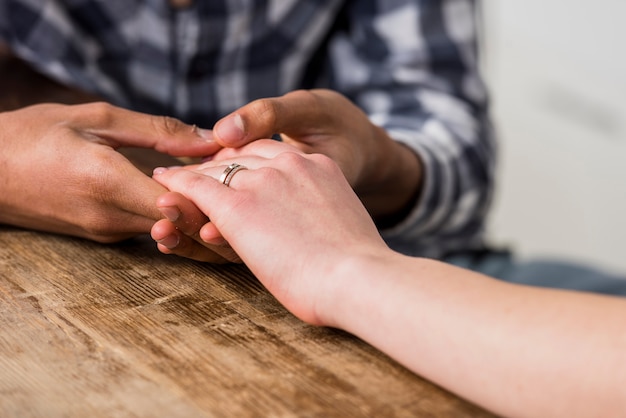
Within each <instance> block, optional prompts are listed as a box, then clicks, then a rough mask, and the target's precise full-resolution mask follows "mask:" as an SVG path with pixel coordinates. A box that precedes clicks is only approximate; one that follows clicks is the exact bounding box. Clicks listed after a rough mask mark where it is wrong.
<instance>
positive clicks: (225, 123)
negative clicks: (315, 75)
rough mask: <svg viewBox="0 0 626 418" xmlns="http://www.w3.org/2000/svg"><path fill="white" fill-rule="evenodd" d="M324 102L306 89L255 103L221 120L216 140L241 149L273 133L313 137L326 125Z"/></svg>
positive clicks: (214, 134)
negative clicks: (319, 126) (323, 115)
mask: <svg viewBox="0 0 626 418" xmlns="http://www.w3.org/2000/svg"><path fill="white" fill-rule="evenodd" d="M323 106H324V104H323V99H322V97H320V96H319V95H318V94H315V93H313V92H311V91H307V90H299V91H294V92H291V93H287V94H285V95H284V96H281V97H271V98H265V99H258V100H255V101H253V102H251V103H249V104H247V105H245V106H243V107H241V108H239V109H238V110H237V111H236V112H234V113H231V114H230V115H228V116H226V117H224V118H223V119H221V120H220V121H218V122H217V123H216V124H215V126H214V128H213V139H214V140H215V141H217V142H218V143H219V144H220V145H222V146H224V147H231V148H238V147H241V146H243V145H245V144H248V143H250V142H252V141H256V140H257V139H266V138H271V137H272V136H273V135H274V134H287V135H291V134H297V135H298V136H303V135H307V134H310V133H312V132H309V131H311V130H312V129H317V128H316V127H317V126H318V125H319V123H321V122H323V120H322V118H321V116H320V115H322V114H323V109H322V108H323Z"/></svg>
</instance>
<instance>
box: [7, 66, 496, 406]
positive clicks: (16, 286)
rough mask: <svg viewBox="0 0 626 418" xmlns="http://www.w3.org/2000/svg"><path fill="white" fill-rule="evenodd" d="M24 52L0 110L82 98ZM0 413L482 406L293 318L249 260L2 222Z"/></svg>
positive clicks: (10, 69)
mask: <svg viewBox="0 0 626 418" xmlns="http://www.w3.org/2000/svg"><path fill="white" fill-rule="evenodd" d="M19 65H20V64H19V63H15V62H10V63H7V62H6V60H4V61H3V60H0V75H2V74H3V73H4V74H5V75H3V76H2V77H0V80H1V81H0V91H3V92H6V91H8V90H7V88H8V86H10V88H11V91H18V92H20V90H19V89H17V90H15V87H16V86H18V85H19V83H20V82H25V87H24V90H22V91H21V92H20V94H23V92H24V91H26V93H27V96H28V94H31V95H32V97H30V98H29V97H27V98H26V99H23V96H20V95H6V94H5V95H4V96H3V97H2V98H0V109H9V108H15V107H19V106H21V105H24V104H27V103H28V102H36V101H38V100H39V98H40V97H39V95H41V94H45V95H46V96H45V97H43V99H45V100H52V99H54V100H55V101H60V102H79V101H81V100H82V99H84V98H85V97H86V96H80V95H79V96H72V95H70V94H69V93H66V92H64V91H63V89H61V88H60V87H59V86H56V85H53V84H50V85H49V86H48V87H46V89H33V88H32V85H33V84H32V83H33V81H32V80H36V81H37V82H43V79H41V78H40V77H38V76H36V75H27V73H25V72H23V71H16V70H15V68H16V66H19ZM7 83H8V84H7ZM46 85H48V84H46ZM29 89H32V91H30V90H29ZM29 91H30V93H29ZM3 94H4V93H3ZM0 416H2V417H59V416H63V417H157V416H158V417H213V416H227V417H248V416H259V417H268V416H273V417H278V416H280V417H290V416H294V417H295V416H298V417H302V416H305V417H307V416H320V417H322V416H323V417H332V416H341V417H347V416H371V417H383V416H397V417H402V416H418V417H419V416H428V417H459V416H463V417H469V416H471V417H482V416H490V415H489V414H488V413H486V412H484V411H482V410H481V409H479V408H477V407H475V406H474V405H472V404H470V403H467V402H465V401H464V400H462V399H459V398H457V397H456V396H454V395H451V394H449V393H448V392H446V391H444V390H442V389H440V388H438V387H437V386H435V385H433V384H431V383H429V382H427V381H425V380H423V379H421V378H420V377H419V376H416V375H415V374H413V373H411V372H410V371H408V370H407V369H405V368H404V367H402V366H400V365H398V364H397V363H396V362H394V361H393V360H391V359H389V358H388V357H387V356H386V355H384V354H382V353H381V352H379V351H378V350H376V349H374V348H372V347H371V346H369V345H367V344H365V343H363V342H362V341H360V340H359V339H357V338H355V337H353V336H351V335H348V334H346V333H344V332H341V331H338V330H334V329H329V328H322V327H314V326H309V325H307V324H305V323H303V322H301V321H300V320H298V319H297V318H295V317H294V316H292V315H291V314H290V313H289V312H287V311H286V310H285V309H284V308H283V307H282V306H281V305H280V304H279V303H278V302H276V301H275V299H274V298H273V297H272V296H271V295H270V294H269V293H268V292H267V291H266V290H265V289H264V288H263V287H262V286H261V284H260V283H259V282H258V281H257V280H256V279H255V278H254V276H253V275H252V274H251V273H250V272H249V271H248V270H247V269H246V267H245V266H242V265H219V266H216V265H210V264H206V263H199V262H194V261H191V260H187V259H183V258H180V257H176V256H166V255H163V254H160V253H159V252H158V251H157V249H156V247H155V244H154V242H152V241H151V240H150V238H149V237H147V236H146V237H138V238H136V239H133V240H129V241H126V242H123V243H119V244H113V245H103V244H98V243H94V242H90V241H87V240H82V239H77V238H71V237H64V236H58V235H53V234H45V233H38V232H33V231H26V230H22V229H17V228H12V227H9V226H0Z"/></svg>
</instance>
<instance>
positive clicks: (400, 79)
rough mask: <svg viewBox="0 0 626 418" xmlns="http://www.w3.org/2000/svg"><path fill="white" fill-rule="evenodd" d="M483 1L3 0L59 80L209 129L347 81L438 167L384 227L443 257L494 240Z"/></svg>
mask: <svg viewBox="0 0 626 418" xmlns="http://www.w3.org/2000/svg"><path fill="white" fill-rule="evenodd" d="M475 1H476V0H354V1H341V0H195V1H194V2H193V3H192V5H191V6H190V7H188V8H175V7H172V6H171V5H170V3H169V2H168V1H167V0H0V39H1V40H3V41H4V42H6V43H7V44H8V45H9V46H10V48H11V49H12V50H13V51H14V53H16V54H17V55H19V56H21V57H22V58H23V59H25V60H27V61H29V62H31V63H32V64H33V65H34V66H35V67H36V68H38V69H39V70H40V71H42V72H43V73H45V74H47V75H49V76H51V77H53V78H55V79H57V80H60V81H62V82H64V83H67V84H70V85H73V86H76V87H79V88H82V89H85V90H87V91H91V92H95V93H98V94H100V95H101V96H102V97H104V98H106V99H107V100H109V101H111V102H112V103H115V104H117V105H120V106H124V107H128V108H132V109H135V110H139V111H144V112H148V113H154V114H168V115H173V116H176V117H178V118H180V119H182V120H184V121H186V122H188V123H196V124H198V125H200V126H204V127H210V126H212V124H213V123H214V122H215V121H216V120H217V119H219V118H220V117H222V116H223V115H225V114H227V113H229V112H231V111H233V110H235V109H236V108H238V107H240V106H242V105H244V104H245V103H248V102H249V101H251V100H253V99H256V98H260V97H270V96H277V95H282V94H284V93H286V92H288V91H291V90H294V89H298V88H310V87H327V88H331V89H333V90H336V91H338V92H341V93H343V94H344V95H346V96H347V97H348V98H350V99H351V100H352V101H353V102H354V103H356V104H357V105H358V106H359V107H361V108H362V109H363V110H364V111H365V112H366V113H367V114H368V115H369V116H370V118H371V120H372V121H373V122H374V123H376V124H378V125H380V126H382V127H383V128H385V129H386V130H387V131H388V132H389V133H390V134H391V135H392V136H393V137H394V138H395V139H397V140H398V141H401V142H403V143H405V144H407V145H408V146H409V147H411V148H412V149H414V150H415V151H416V152H417V153H418V154H419V155H420V156H421V158H422V160H423V162H424V164H425V167H426V174H425V186H424V189H423V191H422V195H421V197H420V200H419V202H418V204H417V205H416V207H415V208H414V210H413V211H412V212H411V213H410V214H409V215H408V217H407V218H406V219H405V220H404V221H402V222H401V223H400V224H398V225H396V226H395V227H393V228H391V229H389V230H385V231H382V233H383V236H384V238H385V239H386V240H387V242H388V243H389V244H390V245H391V246H392V247H393V248H395V249H397V250H400V251H402V252H405V253H407V254H411V255H422V256H428V257H441V256H442V255H444V254H446V253H448V252H450V251H456V250H462V249H467V248H476V247H479V246H480V245H481V243H482V241H481V239H482V229H483V224H484V222H483V221H484V216H485V214H486V211H487V208H488V206H489V201H490V196H491V189H492V188H491V186H492V177H493V165H494V153H495V152H494V143H493V140H492V136H491V131H490V127H489V122H488V119H487V113H486V106H487V97H486V92H485V88H484V86H483V83H482V81H481V79H480V77H479V74H478V70H477V66H478V63H477V53H476V38H477V33H476V27H475V20H474V18H475V8H476V4H475Z"/></svg>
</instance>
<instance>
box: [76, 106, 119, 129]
mask: <svg viewBox="0 0 626 418" xmlns="http://www.w3.org/2000/svg"><path fill="white" fill-rule="evenodd" d="M79 106H80V112H79V114H78V115H76V116H77V117H78V118H80V119H81V120H87V121H89V122H90V123H91V124H93V125H95V126H103V125H108V124H109V123H110V122H111V120H112V118H113V105H111V104H110V103H107V102H93V103H87V104H84V105H79Z"/></svg>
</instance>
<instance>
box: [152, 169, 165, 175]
mask: <svg viewBox="0 0 626 418" xmlns="http://www.w3.org/2000/svg"><path fill="white" fill-rule="evenodd" d="M166 171H167V167H157V168H155V169H154V170H152V175H153V176H158V175H159V174H163V173H165V172H166Z"/></svg>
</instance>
